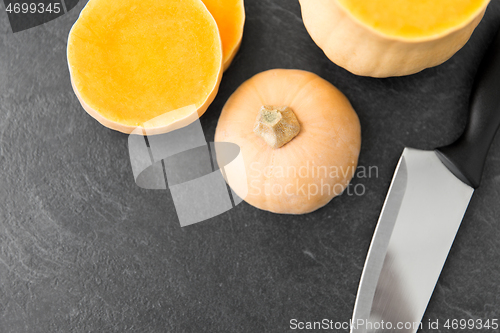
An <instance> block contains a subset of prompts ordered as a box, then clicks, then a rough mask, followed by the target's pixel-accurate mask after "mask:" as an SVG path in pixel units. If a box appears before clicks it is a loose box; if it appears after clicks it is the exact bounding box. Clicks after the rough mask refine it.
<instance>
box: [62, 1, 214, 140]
mask: <svg viewBox="0 0 500 333" xmlns="http://www.w3.org/2000/svg"><path fill="white" fill-rule="evenodd" d="M67 52H68V64H69V68H70V73H71V81H72V84H73V87H74V90H75V92H76V94H77V96H78V98H79V100H80V101H81V103H82V105H83V107H84V108H85V110H86V111H87V112H88V113H89V114H90V115H92V116H93V117H94V118H96V119H97V120H99V121H100V122H101V123H103V124H104V125H105V126H107V127H109V128H112V129H115V130H118V131H121V132H124V133H130V132H132V131H133V130H134V129H135V128H136V127H138V126H144V127H146V129H148V134H157V133H165V132H168V131H169V130H171V129H172V128H173V127H180V126H182V125H187V122H188V120H187V119H190V120H189V121H191V120H192V119H193V117H189V115H191V114H193V113H194V112H197V113H198V115H199V116H201V115H202V114H203V113H204V112H205V110H206V109H207V108H208V106H209V104H210V103H211V102H212V100H213V99H214V98H215V95H216V93H217V90H218V87H219V83H220V80H221V77H222V69H223V67H222V45H221V40H220V35H219V32H218V28H217V24H216V22H215V20H214V19H213V17H212V15H211V14H210V13H209V11H208V10H207V9H206V7H205V6H204V5H203V3H202V2H201V1H199V0H183V1H177V0H163V1H154V0H141V1H139V0H122V1H114V0H90V1H89V2H88V4H87V6H86V7H85V8H84V9H83V11H82V12H81V14H80V17H79V19H78V20H77V22H76V23H75V25H74V26H73V28H72V29H71V32H70V35H69V38H68V51H67ZM169 114H170V116H169ZM165 115H166V116H165ZM159 116H163V117H160V118H161V119H162V121H160V122H158V121H155V122H153V125H151V126H150V125H148V122H149V121H150V120H151V119H154V118H157V117H159Z"/></svg>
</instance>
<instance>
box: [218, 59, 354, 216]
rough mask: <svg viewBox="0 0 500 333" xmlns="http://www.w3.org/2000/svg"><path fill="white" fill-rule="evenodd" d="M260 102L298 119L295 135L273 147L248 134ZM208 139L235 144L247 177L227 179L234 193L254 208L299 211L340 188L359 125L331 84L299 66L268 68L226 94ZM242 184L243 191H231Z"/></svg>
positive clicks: (349, 166) (350, 166)
mask: <svg viewBox="0 0 500 333" xmlns="http://www.w3.org/2000/svg"><path fill="white" fill-rule="evenodd" d="M264 105H279V106H288V107H289V108H290V109H291V110H293V112H294V114H295V116H296V117H297V119H298V122H299V123H300V132H299V133H298V135H297V136H295V137H294V138H293V139H292V140H291V141H289V142H288V143H286V144H285V145H283V146H282V147H281V148H277V149H273V148H272V147H270V146H269V145H268V144H267V143H266V142H265V141H264V140H263V139H262V138H261V137H259V136H258V135H257V134H256V133H254V132H253V127H254V122H255V119H256V118H257V115H258V114H259V111H260V109H261V107H262V106H264ZM215 141H216V142H231V143H234V144H236V145H238V146H239V147H240V149H241V154H242V157H243V160H244V162H245V172H246V177H239V178H238V177H233V178H231V179H230V181H228V184H229V186H230V187H231V188H232V189H233V190H234V191H235V192H236V194H238V195H240V196H241V197H242V198H243V199H244V200H245V201H246V202H248V203H249V204H251V205H253V206H255V207H257V208H259V209H263V210H268V211H271V212H274V213H281V214H304V213H309V212H312V211H314V210H317V209H318V208H320V207H323V206H324V205H326V204H327V203H328V202H329V201H330V200H332V199H333V198H334V197H335V196H336V195H338V194H340V193H341V192H342V191H343V190H344V189H345V188H346V187H347V185H348V184H349V182H350V180H351V179H352V177H353V175H354V173H355V170H356V166H357V162H358V155H359V151H360V147H361V129H360V124H359V119H358V117H357V115H356V112H355V111H354V110H353V108H352V106H351V104H350V103H349V101H348V100H347V98H346V97H345V96H344V95H343V94H342V93H341V92H340V91H339V90H338V89H336V88H335V87H334V86H333V85H332V84H331V83H329V82H327V81H326V80H324V79H322V78H320V77H319V76H317V75H315V74H313V73H309V72H306V71H301V70H287V69H274V70H270V71H266V72H263V73H260V74H257V75H255V76H254V77H252V78H250V79H249V80H247V81H246V82H245V83H243V84H242V85H241V86H240V87H239V88H238V89H237V90H236V91H235V92H234V94H233V95H232V96H231V97H230V98H229V99H228V101H227V103H226V105H225V106H224V108H223V110H222V113H221V116H220V118H219V122H218V124H217V129H216V133H215ZM294 169H295V172H294ZM300 170H301V171H302V173H301V174H298V172H299V171H300ZM325 170H327V172H326V173H325ZM335 171H337V174H336V175H337V176H338V177H335V176H336V175H335ZM245 178H246V180H245ZM242 181H246V182H247V184H246V187H247V188H248V193H247V194H246V196H243V195H242V194H241V193H238V189H241V188H244V187H245V186H242V184H240V183H241V182H242ZM319 186H323V191H321V190H320V189H319ZM315 187H318V193H314V188H315ZM266 188H268V189H270V190H271V192H268V194H266ZM277 188H281V190H282V191H281V193H280V194H277V193H278V192H277V191H276V189H277ZM327 188H328V189H329V190H327ZM273 189H274V190H273Z"/></svg>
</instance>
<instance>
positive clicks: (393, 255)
mask: <svg viewBox="0 0 500 333" xmlns="http://www.w3.org/2000/svg"><path fill="white" fill-rule="evenodd" d="M499 125H500V31H499V32H498V34H497V36H496V37H495V39H494V41H493V44H492V46H491V47H490V49H489V50H488V51H487V53H486V55H485V57H484V59H483V61H482V63H481V65H480V67H479V70H478V73H477V75H476V79H475V82H474V86H473V90H472V95H471V101H470V115H469V121H468V124H467V127H466V129H465V131H464V133H463V135H462V136H461V137H460V138H459V139H458V140H457V141H456V142H455V143H453V144H451V145H449V146H446V147H442V148H438V149H436V150H435V151H423V150H417V149H411V148H405V149H404V151H403V154H402V156H401V159H400V160H399V163H398V166H397V168H396V172H395V174H394V177H393V180H392V183H391V186H390V188H389V192H388V194H387V197H386V200H385V203H384V206H383V208H382V212H381V215H380V218H379V221H378V224H377V227H376V229H375V233H374V236H373V239H372V243H371V245H370V249H369V251H368V255H367V258H366V262H365V266H364V269H363V273H362V275H361V281H360V285H359V289H358V295H357V298H356V304H355V306H354V314H353V319H352V322H351V333H365V332H401V333H415V332H416V331H417V330H418V329H419V328H420V327H421V325H420V321H421V320H422V317H423V315H424V312H425V309H426V308H427V304H428V302H429V299H430V297H431V295H432V292H433V290H434V287H435V286H436V282H437V280H438V278H439V275H440V274H441V270H442V268H443V265H444V262H445V261H446V257H447V256H448V252H449V250H450V248H451V245H452V244H453V240H454V238H455V235H456V233H457V231H458V228H459V226H460V223H461V221H462V218H463V216H464V214H465V211H466V210H467V206H468V204H469V201H470V199H471V197H472V194H473V193H474V189H476V188H477V187H479V184H480V181H481V175H482V172H483V166H484V162H485V159H486V155H487V153H488V150H489V147H490V145H491V142H492V140H493V138H494V136H495V133H496V132H497V129H498V127H499ZM423 327H425V326H423Z"/></svg>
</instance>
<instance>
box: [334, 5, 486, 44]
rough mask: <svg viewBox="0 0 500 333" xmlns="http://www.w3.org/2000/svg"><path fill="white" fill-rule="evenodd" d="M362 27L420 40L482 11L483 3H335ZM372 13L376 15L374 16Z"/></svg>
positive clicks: (450, 27)
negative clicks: (365, 26) (360, 23)
mask: <svg viewBox="0 0 500 333" xmlns="http://www.w3.org/2000/svg"><path fill="white" fill-rule="evenodd" d="M338 2H339V4H340V5H341V6H342V7H343V8H345V10H347V11H348V12H349V13H351V14H352V16H354V17H355V18H357V19H358V20H359V21H360V22H362V23H363V24H366V25H367V26H369V27H371V28H373V29H375V30H377V31H379V32H381V33H383V34H385V35H387V36H393V37H403V38H422V37H424V38H425V37H429V36H436V35H440V34H442V33H446V32H447V31H449V30H450V29H454V28H455V27H457V26H460V25H462V24H463V23H464V22H468V21H470V20H471V18H472V17H474V16H475V15H476V14H477V13H478V12H480V11H481V10H482V9H484V4H485V3H486V1H485V0H419V1H415V0H398V1H394V0H377V1H366V0H338ZM373 13H376V15H374V14H373Z"/></svg>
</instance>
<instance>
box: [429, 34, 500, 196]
mask: <svg viewBox="0 0 500 333" xmlns="http://www.w3.org/2000/svg"><path fill="white" fill-rule="evenodd" d="M499 125H500V31H499V32H498V33H497V35H496V37H495V39H494V41H493V43H492V45H491V46H490V48H489V49H488V51H487V52H486V55H485V57H484V58H483V61H482V62H481V65H480V66H479V69H478V72H477V75H476V78H475V80H474V85H473V89H472V95H471V100H470V114H469V120H468V123H467V127H466V128H465V131H464V133H463V134H462V136H461V137H460V138H459V139H458V140H457V141H455V142H454V143H452V144H451V145H449V146H445V147H442V148H438V149H437V150H436V152H437V155H438V156H439V158H440V159H441V161H442V162H443V163H444V164H445V165H446V166H447V167H448V169H450V171H451V172H452V173H453V174H454V175H455V176H457V177H458V178H459V179H460V180H462V181H463V182H465V183H466V184H468V185H470V186H472V187H473V188H478V187H479V185H480V183H481V176H482V174H483V168H484V162H485V160H486V155H487V154H488V150H489V149H490V146H491V142H492V141H493V138H494V137H495V133H496V132H497V130H498V127H499Z"/></svg>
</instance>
